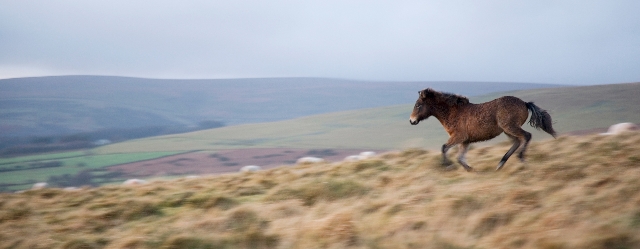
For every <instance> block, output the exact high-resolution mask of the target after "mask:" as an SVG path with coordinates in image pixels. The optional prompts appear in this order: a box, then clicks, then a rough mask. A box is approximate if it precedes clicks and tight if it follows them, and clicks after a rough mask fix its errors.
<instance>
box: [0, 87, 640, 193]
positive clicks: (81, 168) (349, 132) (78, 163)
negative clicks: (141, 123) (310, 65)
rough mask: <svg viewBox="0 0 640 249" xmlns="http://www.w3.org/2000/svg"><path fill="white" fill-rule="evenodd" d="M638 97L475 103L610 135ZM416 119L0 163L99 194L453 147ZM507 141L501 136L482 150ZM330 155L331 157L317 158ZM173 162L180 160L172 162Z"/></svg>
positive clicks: (371, 113)
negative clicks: (530, 104)
mask: <svg viewBox="0 0 640 249" xmlns="http://www.w3.org/2000/svg"><path fill="white" fill-rule="evenodd" d="M638 94H640V83H631V84H615V85H602V86H585V87H566V88H548V89H535V90H526V91H516V92H507V93H497V94H492V95H487V96H480V97H471V100H472V102H476V103H479V102H484V101H488V100H491V99H493V98H495V97H497V96H502V95H515V96H518V97H521V98H522V99H524V100H526V101H534V102H536V103H537V104H538V105H539V106H541V107H542V108H545V109H547V110H549V112H550V113H551V115H552V117H553V119H554V127H555V128H556V130H557V131H558V132H559V133H560V134H589V133H599V132H603V131H604V129H606V127H608V126H609V125H611V124H614V123H619V122H634V123H640V110H639V109H638V107H639V106H640V98H637V96H638ZM415 95H417V94H415ZM410 111H411V105H396V106H389V107H379V108H369V109H361V110H355V111H345V112H337V113H328V114H321V115H314V116H308V117H303V118H298V119H292V120H285V121H278V122H270V123H260V124H246V125H236V126H228V127H223V128H217V129H211V130H205V131H198V132H191V133H184V134H176V135H168V136H158V137H152V138H146V139H138V140H131V141H128V142H123V143H115V144H111V145H108V146H102V147H98V148H95V149H91V150H83V151H78V152H72V154H73V156H72V157H73V158H66V159H64V160H61V159H60V158H61V157H62V158H64V157H70V156H69V154H67V153H57V154H45V155H40V156H35V157H34V156H29V157H16V158H4V159H0V170H2V174H0V179H1V180H2V181H1V183H2V185H0V190H2V191H15V190H20V189H27V188H29V187H30V186H32V185H33V184H34V183H36V182H42V181H46V182H49V183H50V184H52V185H54V186H59V187H63V186H82V185H94V186H96V185H102V184H106V183H111V182H121V181H123V180H125V179H127V178H131V177H171V176H176V175H185V174H210V173H223V172H235V171H237V170H238V168H240V167H242V166H245V165H259V166H263V167H273V166H277V165H283V164H291V163H292V162H293V161H295V160H296V159H297V158H299V157H302V156H318V157H322V158H325V159H328V160H330V161H337V160H340V159H342V158H344V157H345V156H346V155H348V154H353V153H355V152H358V151H364V150H375V151H388V150H397V149H408V148H428V149H437V148H439V147H440V146H441V145H442V143H444V141H446V140H447V134H446V132H445V131H444V129H443V128H442V127H441V125H440V123H439V122H437V120H435V119H433V118H431V119H429V120H426V121H425V122H422V123H421V124H420V125H418V126H411V125H409V122H408V116H409V113H410ZM524 127H525V129H527V130H529V131H530V132H532V133H533V139H534V141H539V140H544V139H549V138H550V136H549V135H548V134H546V133H542V132H539V131H537V130H535V129H532V128H531V127H529V126H528V125H525V126H524ZM504 140H505V138H504V136H501V137H499V138H498V139H494V140H492V141H489V142H485V143H480V144H476V145H475V146H478V147H481V146H486V145H491V144H496V143H499V142H501V141H504ZM326 150H330V151H332V153H330V154H327V155H322V154H316V152H318V151H326ZM287 151H288V152H287ZM74 153H75V154H74ZM331 154H335V155H331ZM170 155H175V156H173V157H170V158H165V156H170ZM212 155H221V156H222V158H220V157H217V156H212ZM331 156H333V157H331ZM329 157H331V158H329ZM221 159H222V160H221ZM128 163H132V164H128ZM110 166H114V167H110Z"/></svg>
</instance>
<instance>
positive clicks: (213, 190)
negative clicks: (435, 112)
mask: <svg viewBox="0 0 640 249" xmlns="http://www.w3.org/2000/svg"><path fill="white" fill-rule="evenodd" d="M508 146H509V145H508V144H506V143H500V144H498V145H495V146H491V147H484V148H476V149H472V150H471V151H470V152H469V154H468V161H469V163H470V164H471V165H472V166H474V167H475V169H476V170H477V172H476V173H467V172H465V171H464V170H462V169H461V168H458V169H457V170H455V171H444V170H443V169H442V167H441V166H440V165H439V161H440V155H439V153H438V152H437V151H424V150H407V151H402V152H395V153H389V154H385V155H382V156H380V157H377V158H373V159H369V160H366V161H360V162H342V163H335V164H317V165H299V166H294V167H281V168H276V169H272V170H266V171H261V172H256V173H247V174H240V173H237V174H228V175H220V176H209V177H204V178H200V179H179V180H163V181H157V182H152V183H150V184H147V185H143V186H129V187H127V186H105V187H101V188H95V189H83V190H79V191H73V192H69V191H62V190H58V189H44V190H32V191H27V192H25V193H22V194H0V231H3V232H2V233H0V247H2V248H347V247H348V248H543V249H551V248H638V247H639V246H640V191H639V190H640V182H639V181H637V179H638V178H640V133H638V132H635V133H627V134H623V135H618V136H606V137H603V136H597V135H594V136H587V137H561V138H559V139H556V140H546V141H541V142H540V141H539V142H534V143H532V144H531V146H530V150H529V153H528V155H529V157H528V163H527V164H526V165H524V164H521V163H519V162H517V160H513V159H515V158H513V159H512V160H511V161H509V162H508V163H507V164H506V166H505V168H504V169H503V170H502V171H500V172H494V171H493V169H494V167H495V166H496V164H497V162H498V160H499V159H500V157H501V156H502V154H503V153H504V151H506V150H507V148H508Z"/></svg>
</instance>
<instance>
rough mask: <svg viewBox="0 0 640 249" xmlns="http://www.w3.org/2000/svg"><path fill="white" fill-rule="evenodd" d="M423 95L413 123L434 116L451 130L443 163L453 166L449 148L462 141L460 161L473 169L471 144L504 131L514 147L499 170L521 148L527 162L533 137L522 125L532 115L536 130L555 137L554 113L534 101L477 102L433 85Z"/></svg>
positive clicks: (522, 158) (507, 99)
mask: <svg viewBox="0 0 640 249" xmlns="http://www.w3.org/2000/svg"><path fill="white" fill-rule="evenodd" d="M418 93H419V95H420V97H419V98H418V100H417V101H416V105H415V106H414V108H413V112H412V113H411V117H410V118H409V122H410V123H411V124H412V125H417V124H418V123H419V122H420V121H422V120H424V119H427V118H429V117H430V116H434V117H436V118H437V119H438V121H440V123H441V124H442V126H443V127H444V129H445V130H446V131H447V133H449V141H447V143H446V144H444V145H442V163H443V165H450V164H451V161H449V159H447V151H448V150H449V149H450V148H451V147H453V146H455V145H457V144H459V145H460V153H459V155H458V162H459V163H460V164H462V166H464V168H465V169H466V170H467V171H471V170H473V168H471V167H470V166H469V165H468V164H467V162H466V161H465V158H464V157H465V154H466V153H467V150H468V149H469V144H470V143H475V142H480V141H485V140H489V139H492V138H494V137H496V136H498V135H500V133H502V132H504V133H505V134H506V135H507V136H508V137H509V138H510V139H511V140H512V141H513V146H511V149H509V151H507V154H505V155H504V157H502V160H500V163H499V164H498V167H497V168H496V170H500V169H501V168H502V166H503V165H504V163H505V162H507V159H509V157H510V156H511V154H513V153H514V152H515V151H516V150H518V148H520V153H519V154H518V158H520V160H521V161H523V162H524V152H525V151H526V150H527V145H528V144H529V141H530V140H531V133H529V132H527V131H525V130H523V129H522V128H520V127H521V126H522V125H523V124H524V123H525V122H526V121H527V116H529V111H531V119H530V120H529V124H530V125H531V126H532V127H535V128H536V129H542V130H543V131H545V132H547V133H549V134H551V136H553V137H554V138H555V137H556V132H555V131H554V130H553V127H551V116H550V115H549V113H547V111H545V110H543V109H540V107H538V106H536V105H534V104H533V102H524V101H522V100H521V99H519V98H516V97H513V96H504V97H500V98H497V99H494V100H492V101H489V102H486V103H482V104H473V103H469V99H468V98H466V97H464V96H460V95H456V94H450V93H443V92H438V91H435V90H433V89H431V88H427V89H425V90H422V91H419V92H418Z"/></svg>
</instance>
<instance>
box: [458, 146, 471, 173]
mask: <svg viewBox="0 0 640 249" xmlns="http://www.w3.org/2000/svg"><path fill="white" fill-rule="evenodd" d="M468 150H469V143H461V144H460V153H459V155H458V163H460V164H462V166H463V167H464V169H465V170H467V172H471V171H473V168H472V167H471V166H469V164H467V160H466V159H465V155H466V154H467V151H468Z"/></svg>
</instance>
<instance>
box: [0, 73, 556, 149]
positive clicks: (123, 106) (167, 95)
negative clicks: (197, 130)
mask: <svg viewBox="0 0 640 249" xmlns="http://www.w3.org/2000/svg"><path fill="white" fill-rule="evenodd" d="M555 86H556V85H546V84H530V83H491V82H368V81H353V80H340V79H324V78H266V79H213V80H170V79H169V80H164V79H142V78H127V77H111V76H52V77H34V78H16V79H4V80H0V117H1V118H0V134H1V135H0V137H5V138H6V137H18V136H47V135H59V134H73V133H78V132H90V131H96V130H104V129H121V128H128V129H131V128H139V127H151V126H153V127H158V126H163V127H172V126H180V127H182V126H196V125H198V124H199V123H201V122H203V121H217V122H222V123H225V124H227V125H236V124H247V123H259V122H270V121H278V120H286V119H292V118H297V117H301V116H308V115H313V114H321V113H328V112H337V111H345V110H354V109H362V108H372V107H381V106H389V105H397V104H405V103H411V102H413V101H414V98H415V96H416V92H417V91H418V90H421V89H423V88H426V87H434V88H438V89H442V90H445V91H451V92H457V93H461V94H466V95H470V96H475V95H481V94H487V93H491V92H496V91H509V90H521V89H534V88H542V87H555Z"/></svg>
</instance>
